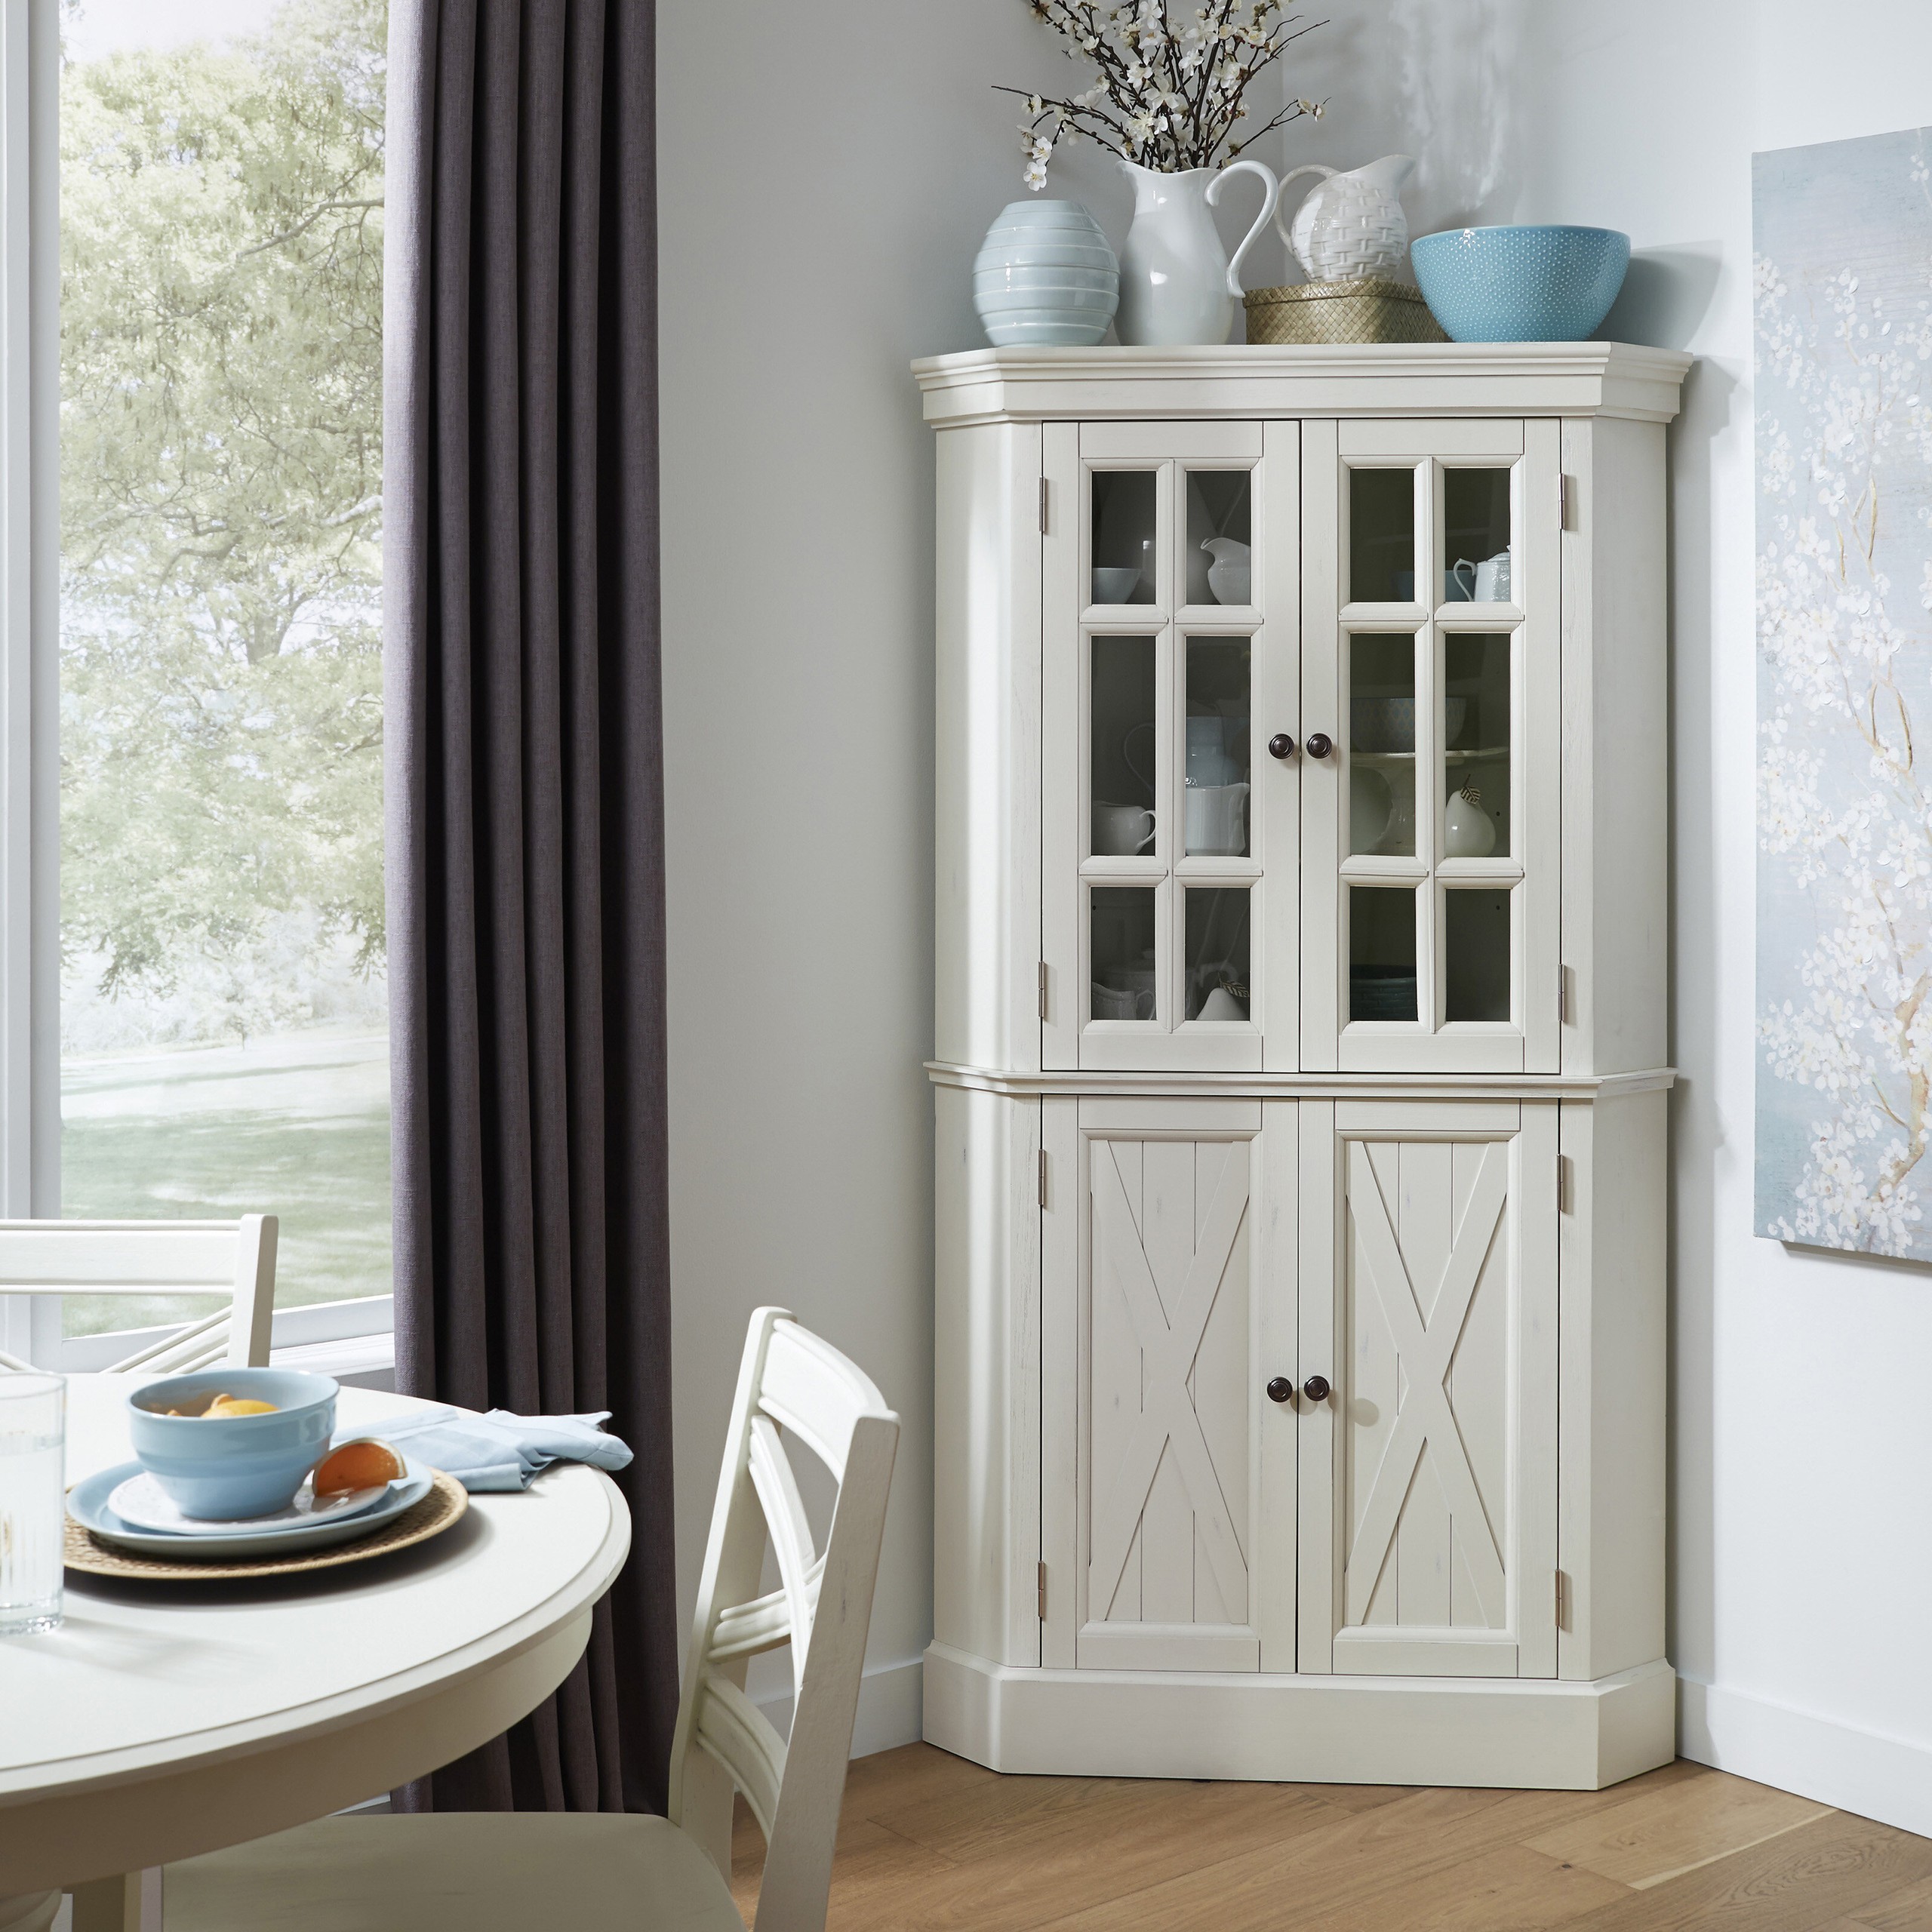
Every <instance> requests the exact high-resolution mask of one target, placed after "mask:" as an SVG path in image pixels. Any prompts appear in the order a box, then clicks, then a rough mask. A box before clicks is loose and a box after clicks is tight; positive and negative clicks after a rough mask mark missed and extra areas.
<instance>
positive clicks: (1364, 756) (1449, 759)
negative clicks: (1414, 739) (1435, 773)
mask: <svg viewBox="0 0 1932 1932" xmlns="http://www.w3.org/2000/svg"><path fill="white" fill-rule="evenodd" d="M1349 757H1350V758H1354V759H1355V760H1357V761H1358V762H1360V763H1361V764H1414V763H1415V761H1416V755H1415V753H1414V752H1349ZM1508 757H1509V746H1507V745H1484V746H1478V747H1477V748H1476V749H1475V750H1472V751H1463V750H1457V749H1454V748H1453V747H1452V748H1451V749H1449V750H1447V751H1445V752H1444V753H1443V754H1442V759H1443V762H1444V764H1494V763H1495V762H1496V761H1497V760H1498V759H1507V758H1508Z"/></svg>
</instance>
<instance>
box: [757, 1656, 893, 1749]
mask: <svg viewBox="0 0 1932 1932" xmlns="http://www.w3.org/2000/svg"><path fill="white" fill-rule="evenodd" d="M925 1667H926V1666H925V1660H924V1658H923V1657H913V1658H912V1659H910V1660H909V1661H907V1662H906V1663H881V1664H871V1665H868V1666H866V1674H865V1675H864V1676H863V1678H861V1679H860V1682H859V1709H858V1711H857V1715H855V1716H854V1718H853V1720H852V1755H853V1756H854V1757H855V1758H869V1757H870V1756H871V1755H872V1753H873V1752H875V1751H891V1750H893V1749H896V1748H897V1746H900V1745H901V1744H916V1743H918V1741H919V1740H920V1738H921V1737H922V1736H923V1735H924V1730H925V1697H924V1681H925ZM752 1701H753V1702H754V1703H755V1704H756V1705H757V1706H758V1709H760V1710H761V1711H762V1712H764V1714H765V1715H766V1716H767V1717H768V1718H770V1719H771V1721H772V1723H773V1724H774V1726H775V1727H777V1730H778V1733H779V1735H780V1737H790V1736H791V1734H792V1694H791V1692H790V1691H789V1690H781V1691H776V1692H774V1693H772V1694H770V1695H768V1696H766V1697H757V1698H754V1699H753V1700H752Z"/></svg>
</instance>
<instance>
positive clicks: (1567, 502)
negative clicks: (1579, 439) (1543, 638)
mask: <svg viewBox="0 0 1932 1932" xmlns="http://www.w3.org/2000/svg"><path fill="white" fill-rule="evenodd" d="M1573 501H1574V498H1573V497H1572V495H1571V488H1570V478H1568V477H1567V476H1563V475H1559V476H1558V478H1557V479H1556V527H1557V528H1558V529H1559V530H1567V529H1569V528H1571V522H1570V510H1571V503H1572V502H1573ZM1042 514H1044V512H1042ZM1040 528H1041V529H1042V530H1044V528H1046V525H1044V523H1043V524H1041V526H1040Z"/></svg>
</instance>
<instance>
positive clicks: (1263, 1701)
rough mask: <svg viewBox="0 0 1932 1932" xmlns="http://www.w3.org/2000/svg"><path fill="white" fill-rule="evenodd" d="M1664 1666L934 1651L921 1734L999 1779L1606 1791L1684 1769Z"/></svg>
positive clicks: (928, 1655) (942, 1648) (1667, 1670)
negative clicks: (1531, 1668) (1653, 1773)
mask: <svg viewBox="0 0 1932 1932" xmlns="http://www.w3.org/2000/svg"><path fill="white" fill-rule="evenodd" d="M1672 1682H1673V1680H1672V1672H1671V1669H1670V1666H1669V1664H1668V1663H1664V1662H1663V1660H1661V1659H1660V1660H1657V1662H1655V1663H1647V1664H1640V1665H1638V1666H1636V1667H1635V1669H1630V1670H1626V1671H1620V1672H1617V1674H1616V1675H1614V1676H1611V1677H1604V1678H1596V1679H1595V1680H1593V1681H1589V1682H1584V1681H1580V1680H1577V1679H1572V1678H1478V1677H1435V1678H1404V1677H1383V1676H1372V1675H1327V1674H1322V1675H1315V1674H1312V1673H1311V1674H1310V1675H1306V1676H1296V1675H1291V1674H1289V1673H1286V1672H1267V1671H1259V1672H1256V1671H1250V1672H1235V1671H1218V1672H1217V1671H1173V1670H1107V1669H1077V1670H1053V1669H1038V1668H1035V1667H1033V1666H1019V1665H1008V1664H996V1663H991V1662H989V1660H987V1659H986V1658H984V1657H974V1656H972V1655H971V1654H968V1653H967V1652H965V1651H957V1650H955V1649H953V1648H952V1647H951V1646H949V1645H948V1644H933V1645H932V1646H931V1647H930V1648H929V1649H928V1651H927V1652H926V1672H925V1678H924V1684H923V1686H922V1690H923V1694H924V1705H925V1718H926V1736H927V1737H928V1739H929V1740H931V1742H932V1743H934V1744H937V1745H938V1746H940V1748H941V1749H943V1750H947V1751H950V1752H952V1753H953V1754H954V1755H955V1756H956V1757H961V1758H971V1759H972V1760H973V1761H974V1763H975V1764H984V1765H986V1767H988V1768H989V1770H995V1771H1017V1772H1024V1773H1032V1774H1047V1775H1048V1776H1057V1777H1124V1778H1232V1779H1240V1780H1281V1781H1284V1782H1287V1783H1295V1784H1322V1783H1326V1784H1402V1785H1432V1784H1436V1785H1494V1786H1500V1787H1504V1788H1509V1789H1518V1790H1521V1789H1546V1790H1563V1791H1601V1790H1602V1789H1604V1787H1605V1786H1608V1785H1613V1784H1620V1783H1622V1782H1623V1780H1624V1779H1626V1778H1628V1777H1635V1776H1636V1775H1637V1774H1638V1773H1639V1772H1640V1771H1647V1770H1653V1769H1654V1768H1655V1767H1657V1765H1659V1764H1669V1761H1671V1759H1672V1758H1673V1757H1674V1756H1675V1755H1676V1700H1675V1697H1674V1695H1673V1693H1672Z"/></svg>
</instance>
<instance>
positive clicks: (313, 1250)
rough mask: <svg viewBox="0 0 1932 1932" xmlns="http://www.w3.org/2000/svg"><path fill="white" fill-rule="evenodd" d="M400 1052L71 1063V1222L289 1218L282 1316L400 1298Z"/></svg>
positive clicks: (67, 1201) (336, 1042) (268, 1046)
mask: <svg viewBox="0 0 1932 1932" xmlns="http://www.w3.org/2000/svg"><path fill="white" fill-rule="evenodd" d="M385 1052H386V1048H385V1047H384V1044H383V1041H382V1040H381V1037H380V1035H374V1036H370V1035H359V1036H356V1037H354V1038H347V1039H344V1038H338V1037H334V1036H330V1035H321V1034H319V1033H318V1034H317V1035H310V1036H308V1037H306V1038H304V1036H301V1035H282V1036H280V1038H278V1039H273V1040H269V1041H263V1042H261V1043H260V1044H258V1045H251V1047H250V1048H245V1049H238V1048H223V1049H211V1050H189V1051H182V1052H180V1053H178V1054H172V1055H156V1054H147V1055H143V1056H128V1057H125V1058H122V1059H118V1060H114V1059H109V1058H107V1057H100V1058H97V1059H92V1060H88V1061H85V1062H79V1063H70V1066H69V1075H68V1078H67V1080H66V1083H65V1084H66V1088H67V1096H66V1119H65V1121H64V1124H63V1128H62V1131H61V1137H60V1166H61V1180H60V1192H61V1207H62V1211H63V1214H66V1216H67V1217H69V1218H70V1219H90V1220H160V1219H166V1220H228V1219H231V1218H232V1217H234V1216H235V1215H238V1214H246V1213H249V1212H261V1213H266V1214H275V1215H278V1216H279V1217H281V1243H280V1251H279V1254H278V1260H277V1264H276V1269H275V1303H276V1305H277V1306H278V1307H282V1308H291V1307H296V1306H300V1305H302V1304H303V1303H309V1302H320V1301H342V1300H347V1299H348V1298H349V1297H352V1296H355V1295H378V1294H388V1292H389V1282H390V1265H389V1106H388V1100H387V1095H386V1091H385V1090H386V1084H387V1082H386V1072H387V1067H386V1060H385V1059H383V1058H382V1057H381V1056H382V1055H383V1054H384V1053H385ZM257 1099H259V1100H260V1102H261V1103H262V1104H260V1105H259V1106H249V1105H247V1104H245V1103H246V1102H247V1101H249V1100H257ZM237 1100H241V1101H242V1102H244V1104H242V1105H236V1104H235V1102H236V1101H237ZM223 1103H226V1104H223ZM190 1307H192V1304H191V1303H184V1302H183V1301H182V1300H180V1299H179V1298H174V1299H170V1298H168V1297H158V1296H157V1297H154V1298H153V1299H152V1300H151V1301H149V1300H127V1299H125V1298H122V1297H114V1298H112V1299H110V1298H108V1297H75V1298H74V1299H73V1300H71V1301H70V1302H69V1303H68V1304H67V1316H66V1328H67V1332H68V1333H69V1334H95V1333H97V1332H99V1331H101V1330H102V1329H103V1328H107V1327H116V1328H119V1327H140V1326H143V1324H146V1323H149V1322H152V1321H162V1320H166V1319H168V1318H171V1317H172V1318H179V1317H180V1315H182V1314H183V1313H185V1312H188V1310H189V1308H190Z"/></svg>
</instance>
